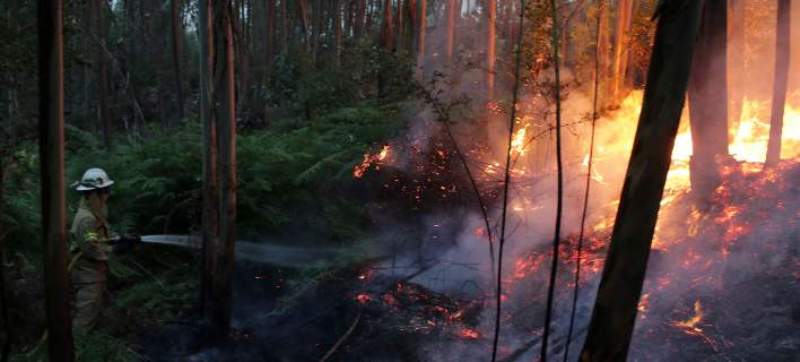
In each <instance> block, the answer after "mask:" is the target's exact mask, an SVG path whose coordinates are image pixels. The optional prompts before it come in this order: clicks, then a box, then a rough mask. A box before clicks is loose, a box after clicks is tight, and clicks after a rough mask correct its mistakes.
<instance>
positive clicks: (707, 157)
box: [689, 0, 728, 200]
mask: <svg viewBox="0 0 800 362" xmlns="http://www.w3.org/2000/svg"><path fill="white" fill-rule="evenodd" d="M727 5H728V3H727V0H706V1H705V2H704V5H703V15H702V18H701V20H700V31H699V34H698V38H697V50H695V52H694V59H693V60H692V70H691V76H690V78H689V111H690V123H691V128H692V151H693V153H694V154H693V155H692V159H691V165H690V172H691V183H692V192H693V193H694V194H695V196H696V197H698V198H699V200H705V199H706V198H708V197H710V195H711V193H712V192H713V191H714V189H715V188H716V187H717V186H718V185H719V183H720V174H719V170H718V167H717V164H716V161H715V159H716V158H717V157H719V156H725V155H727V154H728V80H727V33H728V26H727V17H728V16H727V14H728V11H727Z"/></svg>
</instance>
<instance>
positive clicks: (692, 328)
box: [672, 299, 703, 335]
mask: <svg viewBox="0 0 800 362" xmlns="http://www.w3.org/2000/svg"><path fill="white" fill-rule="evenodd" d="M702 320H703V306H702V305H701V304H700V299H698V300H696V301H695V302H694V315H693V316H691V317H689V319H687V320H685V321H677V322H674V323H673V324H672V325H674V326H675V327H678V328H680V329H682V330H684V332H686V333H689V334H692V335H695V334H702V333H703V330H702V329H700V328H698V327H697V325H698V324H699V323H700V322H701V321H702Z"/></svg>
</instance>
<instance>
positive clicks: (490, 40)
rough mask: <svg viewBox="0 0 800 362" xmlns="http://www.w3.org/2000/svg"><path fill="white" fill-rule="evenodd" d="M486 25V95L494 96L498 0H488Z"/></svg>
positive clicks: (489, 97)
mask: <svg viewBox="0 0 800 362" xmlns="http://www.w3.org/2000/svg"><path fill="white" fill-rule="evenodd" d="M487 3H488V4H487V6H488V8H489V9H488V11H487V13H488V14H487V16H488V21H487V23H486V26H487V28H488V29H486V30H487V31H486V96H487V98H488V99H490V100H491V99H493V98H494V79H495V72H496V69H495V68H496V65H497V34H496V31H497V0H487Z"/></svg>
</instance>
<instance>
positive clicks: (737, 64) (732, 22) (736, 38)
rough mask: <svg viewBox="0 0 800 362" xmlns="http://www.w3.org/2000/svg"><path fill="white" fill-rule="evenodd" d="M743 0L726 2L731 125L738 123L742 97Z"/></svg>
mask: <svg viewBox="0 0 800 362" xmlns="http://www.w3.org/2000/svg"><path fill="white" fill-rule="evenodd" d="M744 5H745V0H730V1H729V2H728V60H727V61H728V72H727V73H728V104H729V105H728V119H729V121H730V122H731V125H736V124H738V123H739V118H740V116H741V114H742V101H743V99H744V88H745V87H744V78H745V77H744V74H745V57H743V56H742V54H744V53H745V51H746V50H745V37H744V28H745V27H744V23H745V13H744Z"/></svg>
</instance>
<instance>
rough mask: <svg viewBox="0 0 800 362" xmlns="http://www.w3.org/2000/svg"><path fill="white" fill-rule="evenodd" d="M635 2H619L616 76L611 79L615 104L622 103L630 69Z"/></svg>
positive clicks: (615, 52) (615, 48)
mask: <svg viewBox="0 0 800 362" xmlns="http://www.w3.org/2000/svg"><path fill="white" fill-rule="evenodd" d="M632 15H633V0H619V1H618V2H617V33H616V35H615V39H614V75H613V76H612V78H611V82H612V88H611V95H612V97H613V99H614V101H615V102H618V101H620V99H619V98H620V97H621V96H622V95H623V94H622V93H623V88H624V87H625V86H626V84H625V83H626V82H625V79H626V76H625V75H626V74H627V68H628V36H629V33H630V31H631V21H632V20H633V16H632Z"/></svg>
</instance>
